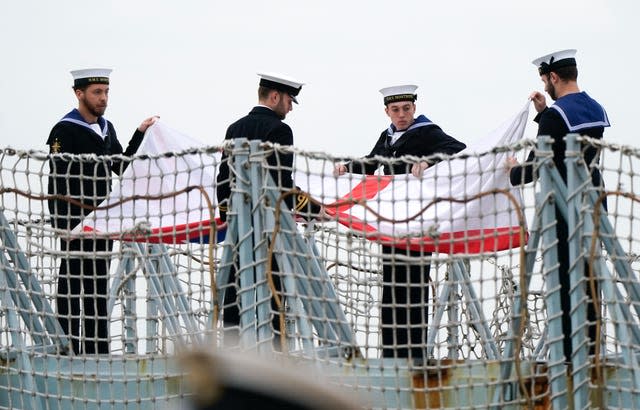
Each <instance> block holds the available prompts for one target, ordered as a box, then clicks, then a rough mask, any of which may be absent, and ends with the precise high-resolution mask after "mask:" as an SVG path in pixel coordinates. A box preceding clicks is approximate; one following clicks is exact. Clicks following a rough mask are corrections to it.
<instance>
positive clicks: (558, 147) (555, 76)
mask: <svg viewBox="0 0 640 410" xmlns="http://www.w3.org/2000/svg"><path fill="white" fill-rule="evenodd" d="M575 56H576V50H575V49H569V50H561V51H556V52H554V53H551V54H547V55H544V56H542V57H540V58H537V59H535V60H533V64H534V65H535V66H536V67H537V69H538V74H539V75H540V80H542V83H543V84H544V90H545V91H546V92H547V94H549V97H551V99H552V100H554V101H555V102H554V104H553V105H551V107H547V102H546V98H545V96H544V94H542V93H541V92H539V91H534V92H532V93H531V95H530V98H531V100H532V101H533V105H534V107H535V109H536V111H537V112H538V114H537V115H536V117H535V118H534V121H535V122H537V123H538V133H537V135H538V136H550V137H551V138H552V139H553V145H552V147H553V162H554V164H555V167H556V168H557V169H558V172H559V173H560V176H561V177H562V179H563V180H564V181H565V182H566V181H567V168H566V165H565V162H564V160H565V150H566V143H565V141H564V137H565V136H566V135H567V134H569V133H576V134H580V135H586V136H588V137H591V138H595V139H602V137H603V134H604V129H605V127H609V118H608V116H607V113H606V112H605V110H604V108H603V107H602V106H601V105H600V104H599V103H598V102H597V101H596V100H594V99H593V98H591V97H590V96H589V95H588V94H587V93H586V92H584V91H580V88H579V87H578V82H577V79H578V68H577V63H576V58H575ZM581 151H582V153H583V155H584V159H585V163H586V164H587V166H588V167H589V170H590V172H591V181H592V183H593V185H594V186H596V187H602V186H603V183H602V178H601V176H600V170H599V169H598V160H599V152H598V149H597V148H596V147H594V146H592V145H585V144H583V149H582V150H581ZM534 162H535V150H532V151H531V152H530V153H529V156H528V158H527V161H526V163H525V164H526V165H520V164H518V163H517V161H516V160H515V158H510V159H509V167H510V168H511V170H510V177H511V184H512V185H520V184H525V183H529V182H531V181H533V179H534V168H533V164H534ZM605 209H606V203H605ZM556 220H557V224H556V234H557V237H558V243H557V247H558V248H557V250H558V259H559V264H560V266H559V269H558V271H559V275H560V277H559V280H560V285H561V288H560V299H561V306H562V312H563V315H562V328H563V333H564V354H565V360H566V361H570V360H571V356H572V353H573V348H572V343H571V337H572V334H573V332H574V331H573V330H572V328H571V311H572V307H571V301H570V296H569V290H570V284H569V233H568V227H567V221H566V220H565V219H564V218H563V217H562V214H561V213H560V210H559V209H558V208H557V207H556ZM585 274H588V267H586V269H585ZM586 288H587V293H588V294H589V295H590V294H591V292H590V287H589V286H587V287H586ZM584 303H587V304H588V306H587V316H588V317H587V320H588V321H589V324H590V325H589V329H588V336H589V338H590V339H591V342H592V343H591V345H590V348H591V351H592V352H593V349H594V344H593V342H594V340H595V318H596V314H595V310H594V308H593V302H592V301H589V302H586V301H585V302H584Z"/></svg>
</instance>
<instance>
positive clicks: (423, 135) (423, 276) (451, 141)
mask: <svg viewBox="0 0 640 410" xmlns="http://www.w3.org/2000/svg"><path fill="white" fill-rule="evenodd" d="M395 132H396V129H395V127H394V126H393V125H391V126H390V127H389V129H387V130H385V131H383V132H382V134H380V138H379V139H378V141H377V142H376V145H375V146H374V147H373V149H372V150H371V153H370V154H369V155H367V156H366V157H365V159H367V161H352V162H351V163H349V164H347V165H346V166H347V169H348V170H349V172H353V173H357V174H368V175H371V174H373V173H375V172H376V170H377V169H378V168H380V165H383V166H384V173H385V174H387V175H394V174H408V173H411V166H412V164H411V163H404V162H402V161H398V162H397V163H394V164H391V163H390V162H389V161H387V162H379V161H375V160H373V157H374V156H381V157H385V158H400V157H402V156H404V155H413V156H419V157H421V156H429V155H433V154H437V153H442V154H447V155H452V154H455V153H457V152H460V151H462V150H463V149H465V148H466V145H465V144H463V143H462V142H460V141H458V140H456V139H455V138H453V137H451V136H449V135H447V134H446V133H445V132H444V131H443V130H442V129H441V128H440V127H439V126H437V125H436V124H434V123H432V122H431V121H429V120H428V119H427V118H426V117H425V116H424V115H420V116H418V117H417V118H416V119H415V122H414V123H413V124H412V125H411V126H410V127H409V128H408V129H407V131H406V132H405V133H404V134H402V136H401V137H400V138H399V139H398V140H397V141H395V143H393V144H391V136H392V135H393V134H394V133H395ZM369 161H371V162H369ZM382 253H383V261H382V275H383V286H382V308H381V313H380V315H381V318H380V319H381V329H382V356H383V357H403V358H404V357H412V358H418V359H419V358H422V357H423V356H424V347H425V346H426V342H427V337H426V336H427V323H428V317H429V281H430V278H429V270H430V269H431V265H430V264H420V263H414V264H411V263H406V264H403V263H402V262H401V259H399V258H397V255H403V256H407V257H411V258H429V257H431V253H427V252H422V251H413V250H404V249H399V248H396V247H392V246H386V245H383V246H382Z"/></svg>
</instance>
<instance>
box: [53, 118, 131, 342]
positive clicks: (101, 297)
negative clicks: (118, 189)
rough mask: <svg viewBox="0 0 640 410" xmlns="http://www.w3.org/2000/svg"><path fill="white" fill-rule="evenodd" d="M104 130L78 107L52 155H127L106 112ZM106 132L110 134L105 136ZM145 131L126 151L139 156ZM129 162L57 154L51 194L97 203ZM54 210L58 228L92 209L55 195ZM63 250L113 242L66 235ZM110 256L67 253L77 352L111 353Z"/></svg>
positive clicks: (62, 299)
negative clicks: (114, 177) (72, 237)
mask: <svg viewBox="0 0 640 410" xmlns="http://www.w3.org/2000/svg"><path fill="white" fill-rule="evenodd" d="M98 125H99V126H100V130H101V134H102V135H98V134H97V132H96V131H95V130H94V129H92V128H91V126H90V125H89V124H87V123H86V122H85V121H84V119H83V118H82V116H81V115H80V113H79V112H78V110H77V109H74V110H73V111H71V112H70V113H69V114H67V115H66V116H65V117H64V118H63V119H62V120H60V122H58V123H57V124H56V125H55V126H54V127H53V129H52V130H51V133H50V134H49V139H48V140H47V145H49V148H50V153H51V154H62V153H68V154H96V155H114V154H122V153H123V150H122V146H121V145H120V142H119V141H118V137H117V136H116V131H115V129H114V128H113V124H111V122H109V121H107V120H106V119H104V118H102V117H100V118H99V119H98ZM103 136H104V138H103ZM143 136H144V133H142V132H140V131H138V130H136V132H135V133H134V134H133V138H132V139H131V141H130V143H129V146H128V147H127V150H126V151H125V152H124V155H133V154H134V153H135V152H136V150H137V149H138V147H139V146H140V143H141V142H142V138H143ZM126 165H127V163H126V162H122V161H118V160H112V161H103V160H86V159H85V160H82V161H81V162H80V161H78V160H77V159H76V160H73V161H71V160H68V159H66V158H60V157H56V158H52V159H51V160H50V162H49V170H50V173H49V188H48V192H49V195H62V196H66V197H69V198H72V199H75V200H77V201H80V202H81V203H83V204H85V205H88V206H92V207H96V206H98V205H99V204H100V203H101V202H102V201H103V200H104V199H106V197H107V196H108V195H109V192H110V190H111V175H112V172H115V173H117V174H120V173H121V172H123V171H124V169H125V168H126ZM48 205H49V214H50V215H51V223H52V225H53V226H54V227H55V228H58V229H68V230H72V229H73V228H75V227H76V226H77V225H78V224H79V223H80V222H81V221H82V218H83V217H84V216H85V215H87V214H89V213H91V212H92V210H91V209H84V208H82V207H80V206H78V205H74V204H71V203H69V202H67V201H65V200H62V199H50V200H49V203H48ZM60 245H61V246H60V249H61V250H62V252H64V253H67V252H78V251H83V252H108V251H111V249H112V247H113V241H111V240H104V239H98V240H91V239H74V240H66V239H62V238H61V239H60ZM108 273H109V259H108V256H97V255H95V257H91V258H83V257H78V256H69V257H63V258H61V264H60V270H59V273H58V294H57V299H56V301H57V311H58V317H59V322H60V325H61V327H62V329H63V331H64V332H65V333H66V334H67V335H69V336H70V337H71V342H72V348H73V351H74V352H75V353H76V354H78V353H81V352H84V353H87V354H90V353H109V340H108V338H109V327H108V326H109V324H108V318H107V315H108V312H107V294H108V279H109V278H108ZM83 290H84V295H85V296H84V297H83V298H82V299H83V300H82V302H83V303H82V304H83V309H84V315H83V318H84V322H83V330H84V339H82V340H83V341H84V342H83V344H82V347H81V344H80V340H81V334H80V310H81V308H80V299H81V297H80V295H81V293H82V291H83Z"/></svg>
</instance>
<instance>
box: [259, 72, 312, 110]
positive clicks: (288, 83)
mask: <svg viewBox="0 0 640 410" xmlns="http://www.w3.org/2000/svg"><path fill="white" fill-rule="evenodd" d="M258 76H259V77H260V86H261V87H267V88H271V89H272V90H278V91H282V92H285V93H287V94H289V96H291V99H292V100H293V102H294V103H296V104H297V103H298V100H297V99H296V96H297V95H298V93H300V90H301V89H302V86H303V85H304V83H301V82H300V81H298V80H295V79H293V78H291V77H288V76H285V75H282V74H276V73H258Z"/></svg>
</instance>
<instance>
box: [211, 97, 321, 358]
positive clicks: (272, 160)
mask: <svg viewBox="0 0 640 410" xmlns="http://www.w3.org/2000/svg"><path fill="white" fill-rule="evenodd" d="M236 138H246V139H248V140H260V141H265V142H271V143H274V144H281V145H293V132H292V131H291V127H289V126H288V125H287V124H285V123H284V122H282V120H281V119H280V117H278V114H276V113H275V112H274V111H273V110H271V109H270V108H268V107H263V106H257V107H254V108H253V109H252V110H251V111H250V112H249V114H248V115H247V116H245V117H242V118H241V119H239V120H238V121H236V122H234V123H233V124H231V125H230V126H229V128H228V129H227V133H226V135H225V139H226V140H232V139H236ZM228 159H229V158H228V155H227V154H226V153H225V154H223V155H222V160H221V163H220V170H219V173H218V177H217V186H216V194H217V198H218V202H219V206H220V217H221V218H222V220H226V213H227V209H228V205H227V204H228V202H229V196H230V194H231V187H230V185H229V161H228ZM267 163H268V165H269V173H270V174H271V178H273V180H274V182H275V183H276V185H277V186H278V187H280V189H282V190H283V191H285V192H286V191H287V190H290V189H292V188H294V184H293V178H292V167H293V154H292V153H283V152H274V153H273V154H272V155H269V156H268V157H267ZM285 202H286V203H287V206H288V207H289V208H290V209H293V210H295V211H296V212H298V213H299V214H300V215H302V216H303V217H306V218H307V219H308V218H310V216H311V215H312V214H317V213H318V212H319V211H320V207H319V206H317V205H315V204H312V203H311V202H310V201H309V199H308V198H307V197H306V196H304V195H289V196H287V197H286V198H285ZM272 268H273V270H274V272H275V271H277V270H278V267H277V265H276V263H275V260H273V261H272ZM231 273H232V274H231V275H230V278H229V281H230V284H235V283H236V278H235V276H236V275H235V269H232V272H231ZM273 279H274V283H275V286H276V289H277V290H278V291H280V289H281V287H280V279H279V276H278V275H277V274H274V276H273ZM224 306H225V308H224V315H223V323H224V326H225V327H231V326H237V325H238V324H239V323H240V312H239V309H238V304H237V294H236V287H235V286H229V287H228V288H227V289H226V291H225V297H224ZM271 306H272V308H273V310H274V312H277V305H276V304H275V301H274V299H273V298H272V299H271ZM272 326H273V329H274V330H275V331H277V330H278V329H279V327H280V325H279V321H278V317H277V315H274V317H273V322H272ZM275 346H276V347H277V346H278V345H277V344H276V345H275Z"/></svg>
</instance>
